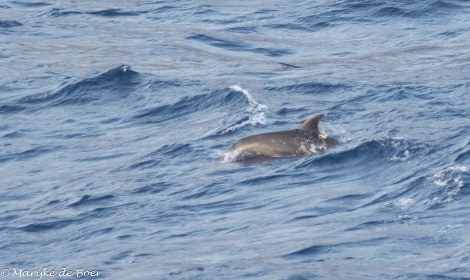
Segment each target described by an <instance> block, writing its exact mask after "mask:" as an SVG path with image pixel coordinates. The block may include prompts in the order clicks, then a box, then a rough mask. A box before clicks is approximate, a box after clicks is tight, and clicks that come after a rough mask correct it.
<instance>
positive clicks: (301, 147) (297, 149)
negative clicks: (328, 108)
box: [227, 114, 341, 161]
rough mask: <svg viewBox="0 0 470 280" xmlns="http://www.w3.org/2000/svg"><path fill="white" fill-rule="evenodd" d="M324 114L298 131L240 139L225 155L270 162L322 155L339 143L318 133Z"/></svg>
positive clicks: (236, 159)
mask: <svg viewBox="0 0 470 280" xmlns="http://www.w3.org/2000/svg"><path fill="white" fill-rule="evenodd" d="M322 117H323V114H320V115H316V116H314V117H312V118H310V119H308V120H307V121H305V122H304V123H303V124H302V125H301V126H299V127H298V128H297V129H293V130H286V131H278V132H268V133H262V134H256V135H252V136H248V137H245V138H243V139H240V140H239V141H238V142H236V143H235V144H233V145H232V146H231V147H230V148H229V149H228V151H227V152H228V153H229V154H231V155H233V156H234V160H235V161H240V160H249V161H251V160H260V161H262V160H269V159H273V158H287V157H300V156H304V155H309V154H314V153H318V152H322V151H325V150H326V149H328V148H331V147H334V146H337V145H341V142H339V141H337V140H335V139H333V138H331V137H328V136H327V135H325V134H322V133H320V131H319V130H318V122H320V120H321V118H322Z"/></svg>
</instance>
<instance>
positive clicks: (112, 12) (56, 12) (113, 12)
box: [46, 8, 147, 17]
mask: <svg viewBox="0 0 470 280" xmlns="http://www.w3.org/2000/svg"><path fill="white" fill-rule="evenodd" d="M145 13H147V11H123V10H121V9H104V10H98V11H71V10H64V9H59V8H53V9H52V10H51V11H49V12H47V13H46V14H47V15H50V16H52V17H63V16H70V15H83V14H86V15H92V16H100V17H129V16H131V17H135V16H139V15H141V14H145Z"/></svg>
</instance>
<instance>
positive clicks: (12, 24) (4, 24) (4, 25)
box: [0, 20, 23, 28]
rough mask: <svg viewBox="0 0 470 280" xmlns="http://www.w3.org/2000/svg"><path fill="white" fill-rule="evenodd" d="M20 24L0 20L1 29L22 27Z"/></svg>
mask: <svg viewBox="0 0 470 280" xmlns="http://www.w3.org/2000/svg"><path fill="white" fill-rule="evenodd" d="M22 25H23V24H21V23H20V22H17V21H15V20H0V28H11V27H16V26H22Z"/></svg>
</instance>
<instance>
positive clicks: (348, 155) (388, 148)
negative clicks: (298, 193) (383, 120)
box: [297, 138, 432, 168]
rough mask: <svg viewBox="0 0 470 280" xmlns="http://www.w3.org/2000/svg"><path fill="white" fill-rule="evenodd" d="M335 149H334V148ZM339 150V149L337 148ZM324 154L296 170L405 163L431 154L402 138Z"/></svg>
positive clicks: (307, 161) (377, 141)
mask: <svg viewBox="0 0 470 280" xmlns="http://www.w3.org/2000/svg"><path fill="white" fill-rule="evenodd" d="M335 149H336V148H335ZM339 149H340V148H339ZM329 151H330V152H327V153H325V154H322V155H320V156H318V157H313V158H311V159H306V160H305V161H302V162H301V163H299V165H298V166H297V167H298V168H304V167H312V166H318V165H336V164H338V163H349V164H352V165H357V164H358V162H364V163H365V164H364V165H369V164H376V162H374V160H384V161H388V162H393V161H405V160H407V159H408V158H410V157H415V156H418V155H422V154H428V153H430V152H432V148H431V147H430V146H429V145H426V144H422V143H417V142H413V141H410V140H406V139H403V138H390V139H384V140H371V141H366V142H364V143H361V144H359V145H358V146H355V147H353V148H351V149H346V150H342V151H339V152H334V150H329Z"/></svg>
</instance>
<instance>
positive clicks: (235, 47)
mask: <svg viewBox="0 0 470 280" xmlns="http://www.w3.org/2000/svg"><path fill="white" fill-rule="evenodd" d="M186 39H188V40H195V41H199V42H201V43H204V44H206V45H210V46H213V47H217V48H221V49H225V50H229V51H237V52H251V53H258V54H262V55H265V56H270V57H281V56H285V55H289V54H292V53H293V51H292V50H290V49H278V48H260V47H253V46H252V45H250V44H247V43H244V42H241V41H231V40H225V39H219V38H215V37H211V36H208V35H204V34H195V35H191V36H189V37H186Z"/></svg>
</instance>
